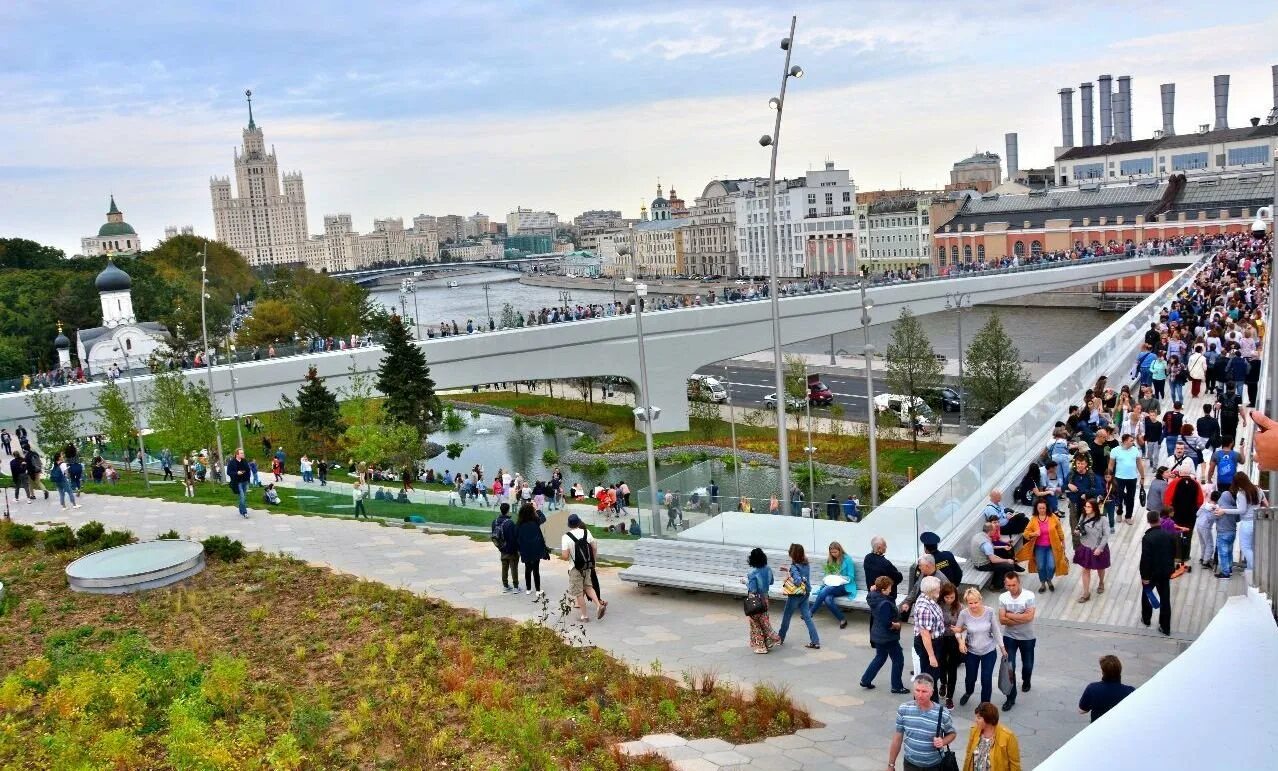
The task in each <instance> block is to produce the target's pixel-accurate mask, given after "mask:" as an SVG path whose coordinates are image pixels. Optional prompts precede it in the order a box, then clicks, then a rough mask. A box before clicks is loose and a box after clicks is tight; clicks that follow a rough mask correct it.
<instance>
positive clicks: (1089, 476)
mask: <svg viewBox="0 0 1278 771" xmlns="http://www.w3.org/2000/svg"><path fill="white" fill-rule="evenodd" d="M1146 446H1148V445H1146ZM1065 497H1066V498H1068V499H1069V529H1070V533H1071V535H1072V537H1073V539H1074V548H1075V549H1078V523H1079V521H1080V520H1081V519H1082V516H1083V501H1084V500H1087V499H1088V498H1095V499H1099V498H1103V497H1105V480H1103V479H1101V477H1100V475H1099V474H1097V473H1095V472H1094V471H1092V463H1091V456H1090V455H1088V454H1086V453H1083V454H1080V455H1078V457H1076V458H1074V467H1073V469H1071V470H1070V473H1069V477H1067V478H1066V480H1065Z"/></svg>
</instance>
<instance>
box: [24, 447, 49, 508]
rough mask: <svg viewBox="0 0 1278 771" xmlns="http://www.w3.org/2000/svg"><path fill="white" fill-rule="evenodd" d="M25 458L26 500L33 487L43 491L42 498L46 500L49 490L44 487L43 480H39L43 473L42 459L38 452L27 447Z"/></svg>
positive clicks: (28, 498)
mask: <svg viewBox="0 0 1278 771" xmlns="http://www.w3.org/2000/svg"><path fill="white" fill-rule="evenodd" d="M26 460H27V496H28V497H27V500H30V496H31V492H32V490H33V489H35V490H40V491H41V492H43V493H44V499H45V500H46V501H47V500H49V491H48V489H47V488H45V486H44V482H43V481H41V479H40V478H41V476H43V475H44V460H43V459H41V457H40V453H38V452H36V451H35V450H32V449H30V448H29V447H28V449H27V451H26Z"/></svg>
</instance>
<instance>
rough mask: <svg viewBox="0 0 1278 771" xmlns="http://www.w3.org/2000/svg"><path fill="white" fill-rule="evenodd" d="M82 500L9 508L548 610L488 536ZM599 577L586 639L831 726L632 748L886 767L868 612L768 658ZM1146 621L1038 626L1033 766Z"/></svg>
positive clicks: (755, 760) (1030, 737) (881, 697)
mask: <svg viewBox="0 0 1278 771" xmlns="http://www.w3.org/2000/svg"><path fill="white" fill-rule="evenodd" d="M82 503H83V505H84V508H82V509H79V510H70V511H62V510H60V509H59V508H58V506H57V504H56V496H53V497H52V498H51V502H49V503H46V502H45V501H37V502H36V503H35V504H32V505H27V504H25V503H23V504H20V505H18V506H16V507H13V516H14V519H15V520H16V521H20V522H26V523H36V522H66V523H68V524H70V525H72V526H73V527H78V526H80V525H82V524H83V523H85V522H87V521H88V520H90V519H96V520H99V521H101V522H103V523H104V524H106V525H107V526H108V527H113V528H121V527H123V528H128V529H130V530H132V531H133V532H134V533H135V534H137V535H138V536H139V537H141V538H149V537H153V536H154V535H156V534H158V533H160V532H163V531H167V530H169V529H170V528H172V529H175V530H177V531H178V532H179V533H181V534H182V535H183V536H184V537H190V538H205V537H207V536H209V535H212V534H224V535H227V536H231V537H233V538H238V539H240V540H241V541H243V542H244V544H245V545H246V546H248V547H249V548H254V549H261V550H262V551H265V552H270V553H281V552H282V553H285V554H288V555H291V556H293V557H295V558H297V559H301V560H305V561H306V562H309V563H311V564H314V565H319V566H326V567H330V568H332V569H333V570H336V571H339V572H344V573H348V574H351V575H355V576H358V577H361V578H364V579H368V580H372V581H380V582H382V583H384V584H387V585H389V586H394V587H402V588H404V589H408V590H410V591H413V592H418V593H421V594H425V595H429V596H432V597H436V598H439V599H442V600H444V601H447V602H450V603H453V604H454V605H457V606H460V607H466V608H472V609H474V610H476V611H479V612H483V613H485V614H487V615H489V616H495V617H506V618H511V619H515V620H517V621H528V620H534V619H535V617H536V616H538V615H540V607H539V606H536V605H534V604H533V603H532V602H531V601H530V600H531V598H530V597H529V596H528V595H525V594H520V595H509V594H503V593H502V592H501V582H500V567H499V563H498V559H497V552H496V550H495V549H494V548H493V546H492V545H491V544H490V543H487V542H486V541H482V542H480V541H475V540H471V539H469V538H465V537H459V536H444V535H432V534H426V533H423V532H422V531H420V530H405V529H401V528H395V527H381V526H378V525H377V524H375V523H370V522H366V521H354V520H349V519H341V518H326V517H301V516H288V515H283V514H272V513H269V512H265V511H260V510H253V511H252V512H251V516H250V517H249V518H248V519H247V520H245V519H241V518H240V517H239V516H238V515H237V514H236V512H235V510H234V508H233V507H229V506H227V507H221V506H206V505H199V504H187V503H169V502H164V501H157V500H150V499H140V498H124V497H116V496H105V495H94V494H92V493H89V494H87V495H85V496H84V498H83V499H82ZM547 540H548V541H549V542H550V543H551V544H552V545H554V544H557V543H558V541H559V534H558V533H547ZM744 573H745V566H744V565H743V566H742V574H743V575H744ZM542 576H543V589H544V590H545V591H546V592H547V594H548V595H549V596H550V597H551V599H552V602H551V607H552V608H554V607H555V606H556V605H557V603H556V602H555V600H556V599H557V598H559V597H560V596H562V594H563V593H564V591H565V589H566V587H567V570H566V567H565V566H564V563H562V562H559V561H558V560H555V561H552V562H549V563H543V570H542ZM599 578H600V582H601V588H602V592H603V596H604V598H605V599H607V600H609V601H610V602H611V605H610V606H609V611H608V615H607V617H606V618H605V619H604V620H602V621H592V622H590V623H589V624H587V625H586V630H585V634H586V637H587V639H588V640H589V643H590V644H593V645H597V646H600V647H602V648H604V649H606V650H608V651H610V652H611V653H612V654H613V655H615V656H617V657H618V658H619V659H621V660H623V661H625V662H627V663H629V664H631V665H632V666H635V667H640V668H653V667H656V666H660V667H661V670H662V671H664V672H667V673H670V674H671V675H673V676H675V677H680V676H681V675H683V674H687V673H704V672H713V673H715V674H716V675H717V676H718V677H719V678H720V679H721V680H723V681H728V682H736V683H740V684H742V685H744V686H747V687H748V686H751V685H753V684H755V683H758V682H770V683H773V684H779V685H783V686H785V687H787V688H788V689H789V691H790V693H791V695H792V696H793V697H794V698H796V699H797V700H798V702H799V703H800V704H801V705H803V706H804V707H805V708H807V709H808V710H809V711H810V712H811V713H812V714H813V716H814V717H815V718H816V719H817V720H818V721H820V722H821V723H823V724H824V727H823V728H817V729H811V730H804V731H800V732H798V733H797V734H795V735H791V736H783V737H776V738H773V739H769V740H767V741H765V742H760V743H756V744H748V745H740V746H731V745H728V744H727V743H726V742H718V741H716V740H700V741H693V742H687V741H684V740H683V739H682V738H680V737H675V736H654V737H646V738H645V741H644V743H643V744H632V745H628V746H627V747H626V748H627V749H630V750H643V749H646V748H648V747H654V748H660V749H661V751H662V752H664V753H665V754H666V755H667V756H668V757H670V758H671V759H672V760H675V761H676V766H677V767H678V768H683V769H693V770H694V771H704V770H705V769H716V768H732V769H737V768H740V769H744V768H750V769H765V770H766V769H823V770H824V769H838V768H850V769H881V768H882V766H883V763H884V759H885V757H886V754H887V747H888V743H889V741H890V739H891V736H892V733H893V725H894V715H895V710H896V707H897V706H898V705H899V704H900V703H901V698H900V697H897V696H893V695H891V694H890V693H888V688H887V677H886V675H881V676H880V678H879V688H878V689H877V690H874V691H863V690H862V689H861V688H860V687H859V686H858V685H857V683H858V681H859V678H860V674H861V672H862V671H863V670H864V668H865V666H866V664H867V663H868V662H869V660H870V658H871V650H870V647H869V633H868V623H867V617H866V616H865V615H863V614H859V613H854V614H851V615H849V617H848V618H849V622H850V623H849V624H848V627H847V629H845V630H839V629H838V627H837V626H836V625H834V624H833V623H832V621H831V620H830V619H829V618H828V617H827V616H825V615H821V616H819V617H818V619H817V626H818V628H819V630H820V633H821V635H822V639H821V642H822V648H821V650H819V651H812V650H806V649H804V648H803V647H802V644H801V643H802V642H805V640H803V637H804V630H803V625H802V624H798V626H797V628H795V629H794V631H793V632H792V636H791V641H792V642H793V643H795V644H794V645H787V646H786V647H785V648H783V649H780V650H778V651H776V652H775V653H773V654H771V655H769V656H759V655H756V654H754V653H753V652H752V651H751V650H750V647H749V645H748V644H747V627H746V622H745V619H744V617H743V616H742V613H741V605H740V601H739V600H737V599H733V598H730V597H723V596H718V595H703V594H692V593H686V592H679V591H673V590H657V589H650V588H637V587H634V586H632V585H629V584H623V583H622V582H621V581H620V580H619V579H618V578H617V571H616V570H613V569H607V568H605V569H601V570H600V576H599ZM776 611H777V609H776V608H774V622H776V621H779V619H776V618H775V616H776V615H777V614H776ZM1142 632H1143V630H1142ZM1142 632H1135V633H1133V632H1130V631H1121V630H1120V631H1116V632H1104V631H1098V630H1095V629H1084V628H1079V627H1076V626H1060V625H1058V624H1057V623H1055V622H1052V621H1050V620H1045V621H1044V622H1043V623H1042V624H1040V628H1039V643H1038V662H1039V663H1038V667H1037V668H1036V671H1035V675H1034V685H1035V688H1034V691H1033V693H1032V694H1026V695H1023V696H1022V697H1021V698H1020V699H1019V700H1018V703H1017V706H1016V709H1015V710H1013V711H1012V712H1010V713H1008V714H1007V715H1006V716H1005V718H1004V722H1005V724H1006V725H1008V726H1010V727H1011V728H1012V729H1013V730H1014V731H1016V733H1017V735H1018V736H1019V737H1020V740H1021V747H1022V753H1023V759H1024V763H1025V767H1026V768H1032V767H1033V766H1034V765H1036V764H1037V763H1039V762H1041V761H1042V760H1043V759H1044V758H1046V757H1047V755H1049V754H1050V753H1051V752H1052V751H1053V750H1055V749H1056V748H1057V747H1059V746H1061V745H1062V744H1063V743H1064V742H1065V741H1066V740H1067V739H1069V738H1070V737H1072V736H1073V735H1074V734H1075V733H1077V732H1078V731H1079V730H1081V729H1082V728H1083V727H1084V726H1085V725H1086V716H1080V715H1078V711H1077V708H1076V705H1077V702H1078V697H1079V694H1080V693H1081V690H1082V687H1083V685H1085V684H1086V683H1087V682H1090V681H1092V680H1096V679H1098V677H1099V674H1098V668H1097V659H1098V658H1099V657H1100V656H1102V655H1104V654H1106V653H1114V654H1116V655H1118V656H1119V657H1120V658H1121V659H1122V661H1123V665H1124V679H1125V681H1127V682H1129V683H1131V684H1134V685H1139V684H1140V683H1142V682H1144V681H1145V680H1147V679H1148V678H1149V677H1150V676H1152V675H1153V674H1154V673H1155V672H1156V671H1158V669H1159V668H1161V667H1162V666H1163V665H1164V664H1166V663H1167V662H1168V661H1170V660H1171V659H1172V658H1173V657H1175V655H1176V654H1177V653H1178V652H1179V650H1180V649H1181V647H1182V644H1181V643H1179V642H1177V641H1175V640H1168V639H1165V638H1162V637H1160V636H1158V635H1156V634H1155V635H1149V634H1145V633H1142ZM908 633H909V632H908V629H907V631H906V634H907V635H908ZM970 715H971V711H970V707H969V708H965V709H960V710H959V712H958V713H957V714H956V715H955V723H956V725H957V726H958V728H959V732H960V736H961V737H964V740H965V737H966V733H967V728H968V727H969V726H970V719H969V718H970ZM959 749H960V750H961V749H962V748H961V747H960V748H959Z"/></svg>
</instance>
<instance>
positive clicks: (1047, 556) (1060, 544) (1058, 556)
mask: <svg viewBox="0 0 1278 771" xmlns="http://www.w3.org/2000/svg"><path fill="white" fill-rule="evenodd" d="M1023 538H1024V539H1025V540H1024V541H1023V542H1022V543H1021V548H1020V549H1018V550H1017V552H1016V561H1017V562H1024V561H1026V560H1028V561H1029V569H1030V570H1032V571H1035V572H1037V573H1038V580H1039V585H1038V590H1039V591H1040V592H1041V591H1043V589H1044V588H1047V589H1048V590H1050V591H1053V592H1054V591H1056V587H1055V586H1054V585H1053V584H1052V579H1053V578H1055V577H1056V576H1064V575H1068V574H1069V563H1068V562H1067V561H1066V560H1065V532H1064V531H1063V530H1062V529H1061V520H1060V517H1057V516H1055V515H1053V514H1052V513H1051V512H1050V511H1048V510H1047V501H1045V500H1041V499H1040V500H1039V501H1037V502H1036V503H1035V504H1034V516H1033V517H1030V521H1029V524H1028V525H1026V526H1025V533H1024V534H1023Z"/></svg>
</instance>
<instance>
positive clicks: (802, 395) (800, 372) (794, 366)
mask: <svg viewBox="0 0 1278 771" xmlns="http://www.w3.org/2000/svg"><path fill="white" fill-rule="evenodd" d="M784 362H785V371H784V373H783V374H784V375H785V395H786V397H787V398H788V399H800V400H806V399H807V398H808V365H807V363H806V362H804V361H803V357H802V356H799V355H797V354H793V353H787V354H785V358H784ZM786 411H787V412H789V413H790V415H791V416H792V417H793V418H794V428H795V430H798V428H799V425H800V421H801V420H802V417H803V415H802V413H801V412H800V411H799V410H792V409H790V407H789V405H788V404H787V405H786Z"/></svg>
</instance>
